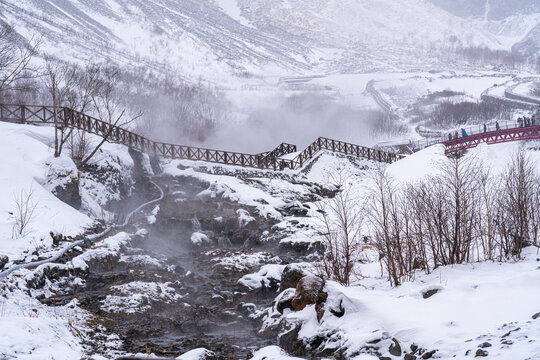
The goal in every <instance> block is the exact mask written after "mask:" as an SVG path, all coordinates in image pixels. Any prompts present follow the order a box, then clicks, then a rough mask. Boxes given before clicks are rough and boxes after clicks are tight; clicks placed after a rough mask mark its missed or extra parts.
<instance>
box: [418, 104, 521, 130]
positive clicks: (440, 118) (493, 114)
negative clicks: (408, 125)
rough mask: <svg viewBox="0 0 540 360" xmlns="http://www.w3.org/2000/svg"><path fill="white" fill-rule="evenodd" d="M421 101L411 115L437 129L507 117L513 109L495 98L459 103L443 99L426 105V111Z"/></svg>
mask: <svg viewBox="0 0 540 360" xmlns="http://www.w3.org/2000/svg"><path fill="white" fill-rule="evenodd" d="M424 100H425V99H424ZM424 100H422V101H424ZM422 101H421V102H419V103H418V104H416V105H415V106H414V108H413V110H412V113H411V115H413V116H414V117H415V120H416V121H423V122H425V124H426V125H428V126H431V127H436V128H439V129H447V128H452V127H455V126H458V125H463V124H475V123H476V124H479V123H485V122H487V121H492V120H501V119H509V118H510V117H511V115H512V111H513V109H512V108H511V107H509V106H508V105H506V104H505V103H503V102H502V101H497V100H482V101H480V102H459V103H452V102H449V101H445V102H442V103H437V104H433V105H432V106H429V107H428V109H429V110H428V111H425V110H424V109H423V107H424V105H425V102H422ZM422 104H424V105H422Z"/></svg>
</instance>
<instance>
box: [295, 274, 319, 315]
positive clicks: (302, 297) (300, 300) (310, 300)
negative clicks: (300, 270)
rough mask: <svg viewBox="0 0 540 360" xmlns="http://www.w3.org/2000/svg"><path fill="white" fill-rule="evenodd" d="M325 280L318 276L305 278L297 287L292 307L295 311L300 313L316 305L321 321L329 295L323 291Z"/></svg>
mask: <svg viewBox="0 0 540 360" xmlns="http://www.w3.org/2000/svg"><path fill="white" fill-rule="evenodd" d="M323 288H324V280H323V279H322V278H320V277H318V276H311V275H310V276H304V277H303V278H302V279H300V281H299V282H298V285H297V286H296V292H295V294H294V298H293V299H292V302H291V304H292V307H293V310H295V311H300V310H302V309H304V308H305V307H306V306H308V305H312V304H315V311H316V312H317V320H318V321H320V320H321V318H322V316H323V315H324V303H325V302H326V299H327V298H328V294H327V293H326V292H325V291H324V290H323Z"/></svg>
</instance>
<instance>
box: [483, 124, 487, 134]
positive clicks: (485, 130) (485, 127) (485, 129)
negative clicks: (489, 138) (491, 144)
mask: <svg viewBox="0 0 540 360" xmlns="http://www.w3.org/2000/svg"><path fill="white" fill-rule="evenodd" d="M484 132H487V126H486V123H484Z"/></svg>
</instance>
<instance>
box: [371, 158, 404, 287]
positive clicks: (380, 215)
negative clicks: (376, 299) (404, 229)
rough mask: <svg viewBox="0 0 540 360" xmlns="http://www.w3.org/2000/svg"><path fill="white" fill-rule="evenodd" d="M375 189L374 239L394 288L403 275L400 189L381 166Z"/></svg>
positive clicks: (399, 282)
mask: <svg viewBox="0 0 540 360" xmlns="http://www.w3.org/2000/svg"><path fill="white" fill-rule="evenodd" d="M373 183H374V187H373V189H372V191H371V192H372V193H371V196H370V198H371V199H372V202H371V209H370V210H371V211H370V212H369V214H370V220H371V224H372V226H373V238H374V241H375V244H376V247H377V250H378V251H379V258H380V260H381V261H382V262H384V263H385V265H386V270H387V272H388V277H389V280H390V283H391V284H393V285H394V286H397V285H399V284H401V274H402V273H403V272H402V271H401V269H400V266H399V257H400V254H398V251H399V247H400V246H399V245H397V241H398V240H399V235H398V234H397V232H399V230H400V229H398V228H396V226H398V227H399V220H398V218H397V216H398V214H397V213H396V210H397V203H398V188H397V187H396V185H395V183H394V181H393V179H392V178H391V177H390V176H389V175H388V174H387V173H386V170H385V169H384V168H383V167H382V166H380V167H379V168H378V169H377V171H376V172H375V174H374V176H373Z"/></svg>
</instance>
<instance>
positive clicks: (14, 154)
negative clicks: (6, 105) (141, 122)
mask: <svg viewBox="0 0 540 360" xmlns="http://www.w3.org/2000/svg"><path fill="white" fill-rule="evenodd" d="M0 129H1V130H0V154H2V155H1V156H2V158H1V159H2V160H1V162H0V164H1V167H2V171H0V199H2V201H0V255H6V256H8V257H9V258H10V259H11V260H15V259H17V258H20V256H21V254H22V252H24V251H27V250H29V253H32V252H34V251H36V250H39V249H41V248H43V247H48V246H50V245H51V243H52V239H51V237H50V235H49V232H50V231H52V232H57V233H62V234H65V235H77V234H78V233H81V232H82V231H83V229H84V227H87V226H90V225H91V224H92V220H91V219H90V218H89V217H87V216H86V215H83V214H81V213H80V212H78V211H77V210H75V209H74V208H72V207H70V206H69V205H67V204H65V203H63V202H62V201H60V200H58V198H56V197H55V196H54V195H53V194H52V193H51V190H52V189H54V187H55V186H56V185H59V184H60V183H58V184H54V183H51V182H50V181H49V180H50V179H52V178H56V176H55V174H56V173H62V175H66V176H67V177H70V176H74V177H76V176H77V169H76V168H75V164H73V162H72V161H71V159H69V158H68V157H67V156H62V157H60V158H56V159H55V158H54V156H53V153H52V152H51V149H50V148H49V146H48V145H49V141H51V140H52V139H51V137H50V135H51V134H52V132H51V129H50V128H37V127H32V126H24V125H13V124H6V123H0ZM21 193H22V195H23V198H22V200H23V201H25V200H27V199H28V203H29V204H30V205H31V207H32V206H34V207H35V211H34V212H33V216H32V217H30V218H29V221H28V226H27V227H26V229H24V230H23V233H22V234H17V232H20V231H15V230H16V229H15V221H16V219H17V218H20V216H17V202H16V199H19V198H20V197H21ZM30 194H32V195H31V196H27V195H30ZM31 207H29V208H31ZM14 231H15V233H14Z"/></svg>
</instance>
